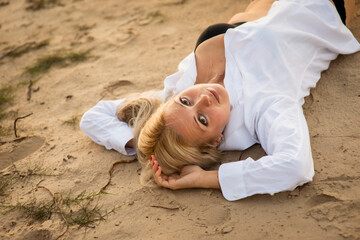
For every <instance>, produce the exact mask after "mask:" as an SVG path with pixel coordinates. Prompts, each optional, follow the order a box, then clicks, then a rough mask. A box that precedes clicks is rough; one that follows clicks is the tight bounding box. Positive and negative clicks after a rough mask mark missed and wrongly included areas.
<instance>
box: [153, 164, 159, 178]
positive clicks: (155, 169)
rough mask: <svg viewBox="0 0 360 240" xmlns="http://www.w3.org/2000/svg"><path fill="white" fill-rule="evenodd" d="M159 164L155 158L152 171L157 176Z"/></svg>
mask: <svg viewBox="0 0 360 240" xmlns="http://www.w3.org/2000/svg"><path fill="white" fill-rule="evenodd" d="M158 166H159V163H158V162H157V161H156V160H154V161H153V165H152V171H153V175H154V176H155V173H156V171H157V168H158Z"/></svg>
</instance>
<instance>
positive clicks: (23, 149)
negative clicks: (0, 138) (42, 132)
mask: <svg viewBox="0 0 360 240" xmlns="http://www.w3.org/2000/svg"><path fill="white" fill-rule="evenodd" d="M44 142H45V139H44V138H42V137H38V136H34V137H27V138H24V139H21V140H19V141H14V142H11V143H5V144H3V145H2V146H1V148H0V170H2V169H4V168H6V167H8V166H10V165H11V164H13V163H14V162H16V161H18V160H20V159H23V158H25V157H27V156H29V155H30V154H32V153H33V152H35V151H36V150H38V149H39V148H40V147H41V146H42V145H43V144H44Z"/></svg>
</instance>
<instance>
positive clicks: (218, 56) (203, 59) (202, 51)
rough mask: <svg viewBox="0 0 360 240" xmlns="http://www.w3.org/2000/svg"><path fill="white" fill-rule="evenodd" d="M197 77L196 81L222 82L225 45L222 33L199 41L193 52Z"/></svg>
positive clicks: (197, 82)
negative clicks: (201, 41)
mask: <svg viewBox="0 0 360 240" xmlns="http://www.w3.org/2000/svg"><path fill="white" fill-rule="evenodd" d="M195 59H196V68H197V77H196V83H195V84H199V83H219V84H222V85H223V84H224V83H223V82H224V76H225V47H224V34H221V35H218V36H216V37H213V38H210V39H208V40H206V41H205V42H203V43H201V44H200V45H199V46H198V48H197V49H196V52H195Z"/></svg>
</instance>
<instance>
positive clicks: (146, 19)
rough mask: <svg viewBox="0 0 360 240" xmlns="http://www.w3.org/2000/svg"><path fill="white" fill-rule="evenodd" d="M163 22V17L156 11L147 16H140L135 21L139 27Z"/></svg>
mask: <svg viewBox="0 0 360 240" xmlns="http://www.w3.org/2000/svg"><path fill="white" fill-rule="evenodd" d="M164 20H165V16H164V15H163V14H162V13H160V11H158V10H156V11H153V12H149V13H148V14H146V15H144V16H141V17H139V18H138V19H137V23H138V24H139V25H140V26H145V25H149V24H151V23H162V22H164Z"/></svg>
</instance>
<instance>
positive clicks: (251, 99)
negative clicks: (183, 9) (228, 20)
mask: <svg viewBox="0 0 360 240" xmlns="http://www.w3.org/2000/svg"><path fill="white" fill-rule="evenodd" d="M224 42H225V57H226V69H225V78H224V84H225V88H226V90H227V91H228V93H229V98H230V104H231V107H232V109H231V112H230V119H229V122H228V124H227V126H226V128H225V130H224V133H223V134H224V138H225V141H224V142H223V143H222V144H221V145H220V146H219V149H220V150H244V149H246V148H248V147H250V146H251V145H253V144H255V143H260V144H261V146H262V147H263V149H264V150H265V152H266V153H267V156H264V157H262V158H260V159H259V160H257V161H254V160H253V159H252V158H250V157H249V158H247V159H246V160H244V161H237V162H231V163H226V164H222V165H221V166H220V168H219V182H220V185H221V191H222V193H223V195H224V197H225V198H226V199H227V200H229V201H232V200H237V199H241V198H245V197H248V196H251V195H254V194H261V193H269V194H272V193H276V192H281V191H287V190H293V189H294V188H296V187H297V186H299V185H302V184H304V183H306V182H308V181H311V180H312V177H313V175H314V167H313V159H312V156H311V148H310V140H309V133H308V128H307V124H306V120H305V117H304V114H303V110H302V107H301V106H302V104H303V103H304V97H305V96H307V95H308V94H309V89H310V88H311V87H315V85H316V83H317V81H318V80H319V78H320V73H321V72H322V71H324V70H326V69H327V68H328V66H329V64H330V61H331V60H333V59H335V58H336V57H337V55H338V54H350V53H354V52H356V51H359V50H360V45H359V43H358V41H357V40H356V39H355V38H354V36H353V35H352V34H351V32H350V31H349V30H348V29H347V28H346V27H345V26H344V25H343V24H342V22H341V19H340V17H339V16H338V13H337V11H336V9H335V7H334V6H333V5H332V4H331V3H330V2H329V1H328V0H317V1H313V0H280V1H278V2H275V3H274V4H273V5H272V7H271V9H270V10H269V12H268V14H267V16H265V17H263V18H261V19H259V20H256V21H252V22H248V23H245V24H243V25H241V26H239V27H237V28H234V29H229V30H228V31H227V32H226V34H225V37H224ZM196 75H197V72H196V61H195V55H194V53H191V54H190V55H188V56H187V57H186V58H185V59H184V60H182V61H181V62H180V64H179V69H178V72H177V73H175V74H173V75H171V76H169V77H167V78H166V79H165V82H164V90H163V91H162V92H159V93H158V97H161V98H162V100H163V101H167V100H168V99H169V98H171V96H173V95H176V94H177V93H179V92H181V91H182V90H184V89H186V88H188V87H190V86H192V85H194V83H195V80H196ZM123 101H124V100H123V99H122V100H117V101H100V102H99V103H98V104H97V105H96V106H95V107H93V108H92V109H90V110H89V111H88V112H86V113H85V114H84V116H83V118H82V120H81V123H80V126H81V129H82V130H83V131H84V132H85V133H86V134H87V135H88V136H89V137H90V138H91V139H92V140H94V141H95V142H97V143H98V144H101V145H103V146H105V147H106V148H107V149H115V150H117V151H119V152H121V153H123V154H126V155H131V154H135V151H134V150H133V149H125V144H126V143H127V142H128V141H129V140H130V139H132V138H133V132H132V129H131V128H129V127H128V126H127V124H126V123H123V122H119V121H118V119H117V118H116V115H115V112H116V109H117V107H118V106H119V105H120V104H122V103H123Z"/></svg>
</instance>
